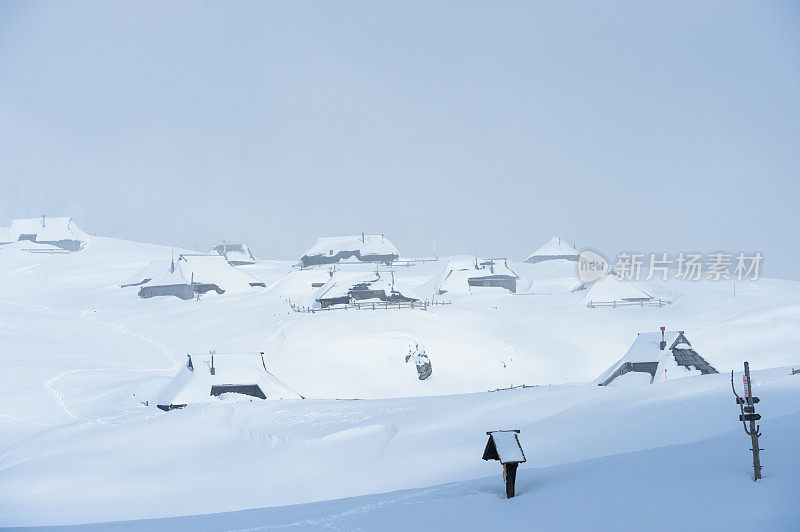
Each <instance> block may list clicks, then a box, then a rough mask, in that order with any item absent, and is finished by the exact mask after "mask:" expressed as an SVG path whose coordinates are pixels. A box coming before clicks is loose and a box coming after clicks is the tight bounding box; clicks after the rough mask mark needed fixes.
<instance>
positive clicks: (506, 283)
mask: <svg viewBox="0 0 800 532" xmlns="http://www.w3.org/2000/svg"><path fill="white" fill-rule="evenodd" d="M467 284H469V285H470V286H494V287H499V288H505V289H506V290H508V291H510V292H512V293H516V292H517V279H516V277H511V276H510V275H490V276H487V277H470V278H469V279H467Z"/></svg>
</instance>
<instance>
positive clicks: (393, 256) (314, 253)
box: [300, 233, 400, 267]
mask: <svg viewBox="0 0 800 532" xmlns="http://www.w3.org/2000/svg"><path fill="white" fill-rule="evenodd" d="M399 257H400V253H399V252H398V251H397V248H396V247H394V245H393V244H392V243H391V242H390V241H389V239H388V238H386V237H385V236H383V235H365V234H363V233H362V234H361V236H334V237H324V238H319V239H317V242H316V243H315V244H314V245H313V246H312V247H311V248H310V249H309V250H308V251H306V252H305V254H303V256H302V257H301V258H300V261H301V263H302V265H303V267H307V266H314V265H317V264H334V263H337V262H341V261H346V260H348V259H352V260H356V261H360V262H382V263H384V264H391V262H392V261H394V260H397V259H398V258H399Z"/></svg>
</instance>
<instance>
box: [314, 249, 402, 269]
mask: <svg viewBox="0 0 800 532" xmlns="http://www.w3.org/2000/svg"><path fill="white" fill-rule="evenodd" d="M350 257H355V258H356V259H358V260H360V261H361V262H382V263H384V264H391V263H392V261H395V260H397V259H398V257H399V255H396V254H391V255H361V251H359V250H345V251H340V252H339V253H335V254H333V255H303V256H302V257H301V258H300V260H301V261H302V263H303V267H306V266H317V265H320V264H335V263H337V262H339V261H343V260H347V259H349V258H350Z"/></svg>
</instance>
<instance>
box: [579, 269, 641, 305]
mask: <svg viewBox="0 0 800 532" xmlns="http://www.w3.org/2000/svg"><path fill="white" fill-rule="evenodd" d="M650 299H653V297H652V296H651V295H650V294H648V293H647V292H645V291H644V290H642V289H640V288H639V287H637V286H636V285H635V284H634V283H633V282H631V281H621V280H619V279H618V278H617V276H616V275H607V276H606V277H605V278H603V279H600V280H599V281H597V282H596V283H594V284H593V285H592V287H591V288H590V289H589V291H588V292H587V293H586V298H585V299H584V301H586V302H587V303H614V302H625V301H648V300H650Z"/></svg>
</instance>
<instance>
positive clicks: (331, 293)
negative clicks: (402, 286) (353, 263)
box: [314, 272, 391, 299]
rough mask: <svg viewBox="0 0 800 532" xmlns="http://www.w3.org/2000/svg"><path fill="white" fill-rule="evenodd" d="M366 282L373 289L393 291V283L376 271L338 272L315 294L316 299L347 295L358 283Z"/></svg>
mask: <svg viewBox="0 0 800 532" xmlns="http://www.w3.org/2000/svg"><path fill="white" fill-rule="evenodd" d="M361 283H365V284H368V285H369V286H370V289H371V290H384V291H385V292H386V293H387V294H389V293H390V292H391V285H390V283H389V282H388V281H387V280H386V279H383V278H381V277H380V275H378V274H376V273H375V272H337V273H336V274H335V275H334V276H333V277H331V278H330V279H329V280H328V281H327V282H326V283H325V284H324V285H322V287H320V289H319V290H317V292H316V294H314V298H315V299H323V298H324V299H335V298H339V297H346V296H347V295H348V293H349V292H350V289H351V288H353V286H355V285H357V284H361Z"/></svg>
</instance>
